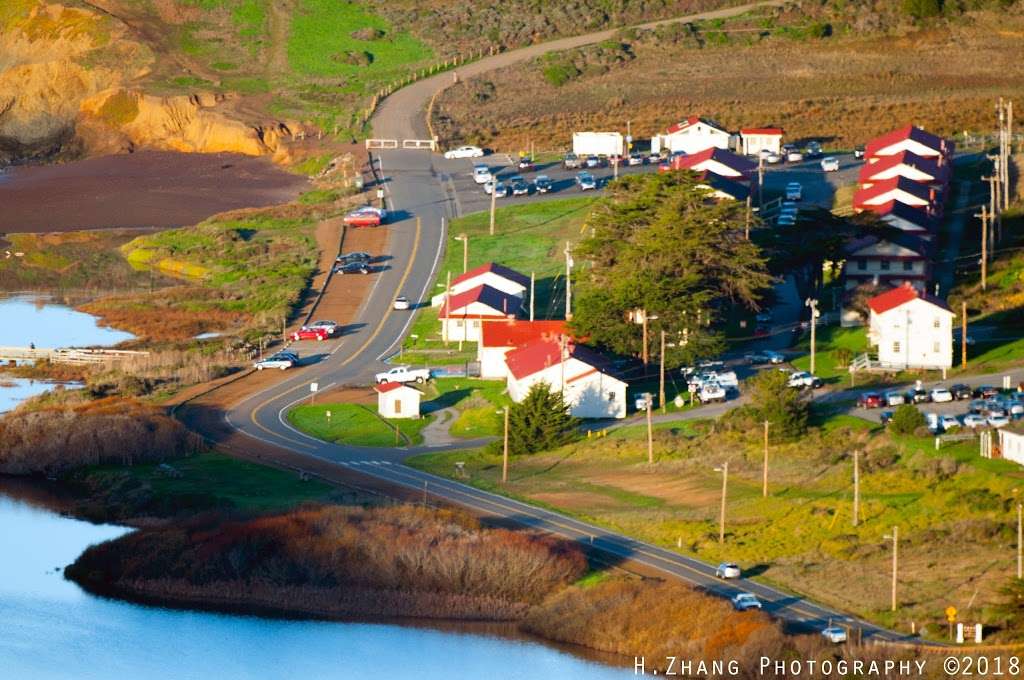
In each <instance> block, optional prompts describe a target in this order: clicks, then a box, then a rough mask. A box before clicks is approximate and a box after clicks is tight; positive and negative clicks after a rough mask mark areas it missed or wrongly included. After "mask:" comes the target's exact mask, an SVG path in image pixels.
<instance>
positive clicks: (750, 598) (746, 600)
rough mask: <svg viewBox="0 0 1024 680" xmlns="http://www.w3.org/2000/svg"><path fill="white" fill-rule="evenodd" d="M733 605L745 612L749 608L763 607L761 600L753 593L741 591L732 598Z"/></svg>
mask: <svg viewBox="0 0 1024 680" xmlns="http://www.w3.org/2000/svg"><path fill="white" fill-rule="evenodd" d="M732 606H733V607H735V608H736V609H737V610H739V611H741V612H745V611H747V610H748V609H761V601H760V600H759V599H757V596H756V595H754V594H753V593H740V594H739V595H737V596H736V597H734V598H732Z"/></svg>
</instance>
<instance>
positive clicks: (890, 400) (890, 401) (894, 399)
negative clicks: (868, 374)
mask: <svg viewBox="0 0 1024 680" xmlns="http://www.w3.org/2000/svg"><path fill="white" fill-rule="evenodd" d="M905 403H907V399H906V397H905V396H903V393H902V392H886V393H885V405H886V406H899V405H900V404H905Z"/></svg>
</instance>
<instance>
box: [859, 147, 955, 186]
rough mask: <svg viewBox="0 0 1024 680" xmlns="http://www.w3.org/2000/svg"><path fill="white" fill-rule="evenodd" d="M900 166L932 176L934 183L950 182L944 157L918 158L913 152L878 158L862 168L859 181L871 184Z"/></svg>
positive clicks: (902, 152) (947, 164)
mask: <svg viewBox="0 0 1024 680" xmlns="http://www.w3.org/2000/svg"><path fill="white" fill-rule="evenodd" d="M899 165H906V166H907V167H911V168H914V169H915V170H919V171H920V172H923V173H925V174H926V175H930V176H931V177H932V178H933V180H934V181H937V182H942V183H946V182H947V181H948V180H949V174H950V172H949V168H950V166H949V162H948V161H946V160H944V158H943V157H942V156H939V157H938V158H926V157H924V156H918V155H917V154H916V153H914V152H913V151H901V152H899V153H896V154H893V155H891V156H876V157H875V158H874V159H872V160H871V162H869V163H865V164H864V165H862V166H861V167H860V174H859V175H858V179H859V181H860V182H862V183H863V182H870V181H871V178H872V177H874V176H876V175H878V174H880V173H883V172H885V171H886V170H890V169H892V168H895V167H896V166H899Z"/></svg>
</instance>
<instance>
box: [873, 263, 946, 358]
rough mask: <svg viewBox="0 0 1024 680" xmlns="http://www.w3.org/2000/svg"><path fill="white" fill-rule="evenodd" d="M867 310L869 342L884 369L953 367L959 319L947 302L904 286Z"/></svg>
mask: <svg viewBox="0 0 1024 680" xmlns="http://www.w3.org/2000/svg"><path fill="white" fill-rule="evenodd" d="M868 309H869V310H870V312H871V319H870V321H869V330H868V340H869V341H870V342H871V344H872V345H874V346H877V347H878V364H879V365H880V366H881V367H882V368H893V369H908V368H913V369H928V370H936V369H946V368H950V367H952V365H953V323H954V319H955V318H956V315H955V314H954V313H953V311H952V310H951V309H950V308H949V305H947V304H946V302H945V301H943V300H941V299H939V298H937V297H934V296H931V295H928V294H927V293H924V292H922V291H920V290H918V289H917V288H915V287H914V286H912V285H910V284H909V283H905V284H903V285H902V286H899V287H897V288H893V289H892V290H888V291H886V292H884V293H882V294H880V295H876V296H875V297H873V298H871V299H870V300H868Z"/></svg>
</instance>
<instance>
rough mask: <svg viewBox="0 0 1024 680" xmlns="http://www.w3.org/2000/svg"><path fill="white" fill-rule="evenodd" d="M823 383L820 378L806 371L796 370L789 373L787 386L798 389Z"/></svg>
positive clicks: (818, 385) (819, 385) (814, 386)
mask: <svg viewBox="0 0 1024 680" xmlns="http://www.w3.org/2000/svg"><path fill="white" fill-rule="evenodd" d="M823 384H824V383H823V382H822V380H821V378H819V377H818V376H816V375H811V374H810V373H808V372H807V371H796V372H795V373H790V374H789V386H790V387H797V388H800V389H807V388H812V389H813V388H816V387H821V386H822V385H823Z"/></svg>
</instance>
